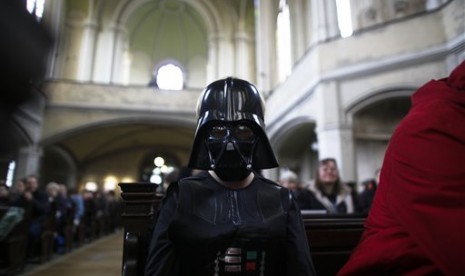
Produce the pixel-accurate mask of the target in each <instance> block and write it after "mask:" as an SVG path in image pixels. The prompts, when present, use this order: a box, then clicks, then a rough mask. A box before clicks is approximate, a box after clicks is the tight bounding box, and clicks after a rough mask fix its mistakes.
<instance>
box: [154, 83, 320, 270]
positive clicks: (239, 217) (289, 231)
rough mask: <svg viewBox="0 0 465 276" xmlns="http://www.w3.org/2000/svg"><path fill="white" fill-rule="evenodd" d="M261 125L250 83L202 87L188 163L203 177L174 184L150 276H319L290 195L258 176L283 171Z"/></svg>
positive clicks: (261, 111) (158, 226)
mask: <svg viewBox="0 0 465 276" xmlns="http://www.w3.org/2000/svg"><path fill="white" fill-rule="evenodd" d="M264 127H265V125H264V103H263V100H262V98H261V96H260V94H259V92H258V90H257V89H256V87H255V86H254V85H252V84H251V83H250V82H247V81H245V80H241V79H237V78H226V79H221V80H218V81H215V82H213V83H211V84H209V85H208V86H207V87H206V88H205V90H204V92H203V93H202V95H201V96H200V99H199V104H198V124H197V130H196V134H195V138H194V142H193V147H192V152H191V156H190V160H189V165H188V166H189V167H190V168H192V169H197V170H202V171H203V172H201V173H199V174H196V175H195V176H191V177H187V178H183V179H181V180H180V181H178V182H177V183H173V184H172V185H170V186H169V189H168V191H167V195H166V197H165V198H164V199H163V203H162V206H161V209H160V212H159V215H158V218H157V221H156V224H155V227H154V231H153V235H152V239H151V244H150V248H149V254H148V258H147V262H146V269H145V274H146V275H150V276H153V275H163V276H165V275H174V276H175V275H189V276H194V275H201V276H207V275H212V276H214V275H264V276H273V275H275V276H285V275H288V276H291V275H292V276H299V275H305V276H309V275H316V273H315V271H314V268H313V264H312V261H311V257H310V251H309V246H308V242H307V237H306V233H305V228H304V225H303V222H302V218H301V214H300V210H299V207H298V206H297V204H296V202H295V200H294V199H293V197H292V193H291V192H290V191H289V190H288V189H286V188H284V187H281V186H280V185H278V184H277V183H274V182H273V181H271V180H268V179H266V178H264V177H262V176H261V175H260V170H262V169H269V168H274V167H277V166H278V163H277V161H276V158H275V156H274V153H273V151H272V149H271V146H270V144H269V141H268V138H267V136H266V134H265V130H264Z"/></svg>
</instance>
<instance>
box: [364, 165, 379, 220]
mask: <svg viewBox="0 0 465 276" xmlns="http://www.w3.org/2000/svg"><path fill="white" fill-rule="evenodd" d="M380 171H381V169H377V170H376V171H375V178H373V179H367V180H365V181H363V182H362V187H363V191H362V192H361V193H360V195H359V196H358V202H359V207H360V212H362V213H365V214H366V213H368V211H370V208H371V203H372V202H373V198H374V197H375V193H376V189H377V187H378V183H379V173H380Z"/></svg>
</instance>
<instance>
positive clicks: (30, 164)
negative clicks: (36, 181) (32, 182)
mask: <svg viewBox="0 0 465 276" xmlns="http://www.w3.org/2000/svg"><path fill="white" fill-rule="evenodd" d="M41 156H42V149H41V148H39V147H38V146H37V145H32V146H29V147H22V148H20V149H19V154H18V159H17V162H16V170H15V177H14V178H15V179H20V178H23V177H25V176H28V175H30V174H38V173H39V169H40V158H41Z"/></svg>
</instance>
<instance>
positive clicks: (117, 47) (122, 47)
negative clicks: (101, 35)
mask: <svg viewBox="0 0 465 276" xmlns="http://www.w3.org/2000/svg"><path fill="white" fill-rule="evenodd" d="M114 30H115V34H114V43H113V47H114V49H113V53H114V54H113V57H112V63H111V64H112V68H111V70H112V75H111V83H113V84H125V79H126V78H125V76H124V72H125V67H124V66H125V64H126V63H125V58H126V57H127V54H126V49H127V48H128V40H127V30H126V28H124V27H121V26H120V27H119V28H115V29H114Z"/></svg>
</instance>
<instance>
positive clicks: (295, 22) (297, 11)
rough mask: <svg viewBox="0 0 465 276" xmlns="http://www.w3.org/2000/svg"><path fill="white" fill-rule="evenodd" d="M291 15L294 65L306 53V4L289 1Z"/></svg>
mask: <svg viewBox="0 0 465 276" xmlns="http://www.w3.org/2000/svg"><path fill="white" fill-rule="evenodd" d="M289 14H290V21H291V22H290V26H291V38H292V43H291V47H292V53H291V55H292V64H294V63H295V62H296V61H298V60H299V59H300V58H301V57H302V56H303V55H304V53H305V50H306V43H307V35H308V34H307V31H306V30H307V29H306V22H305V21H306V16H305V9H304V3H303V2H302V1H289Z"/></svg>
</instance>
